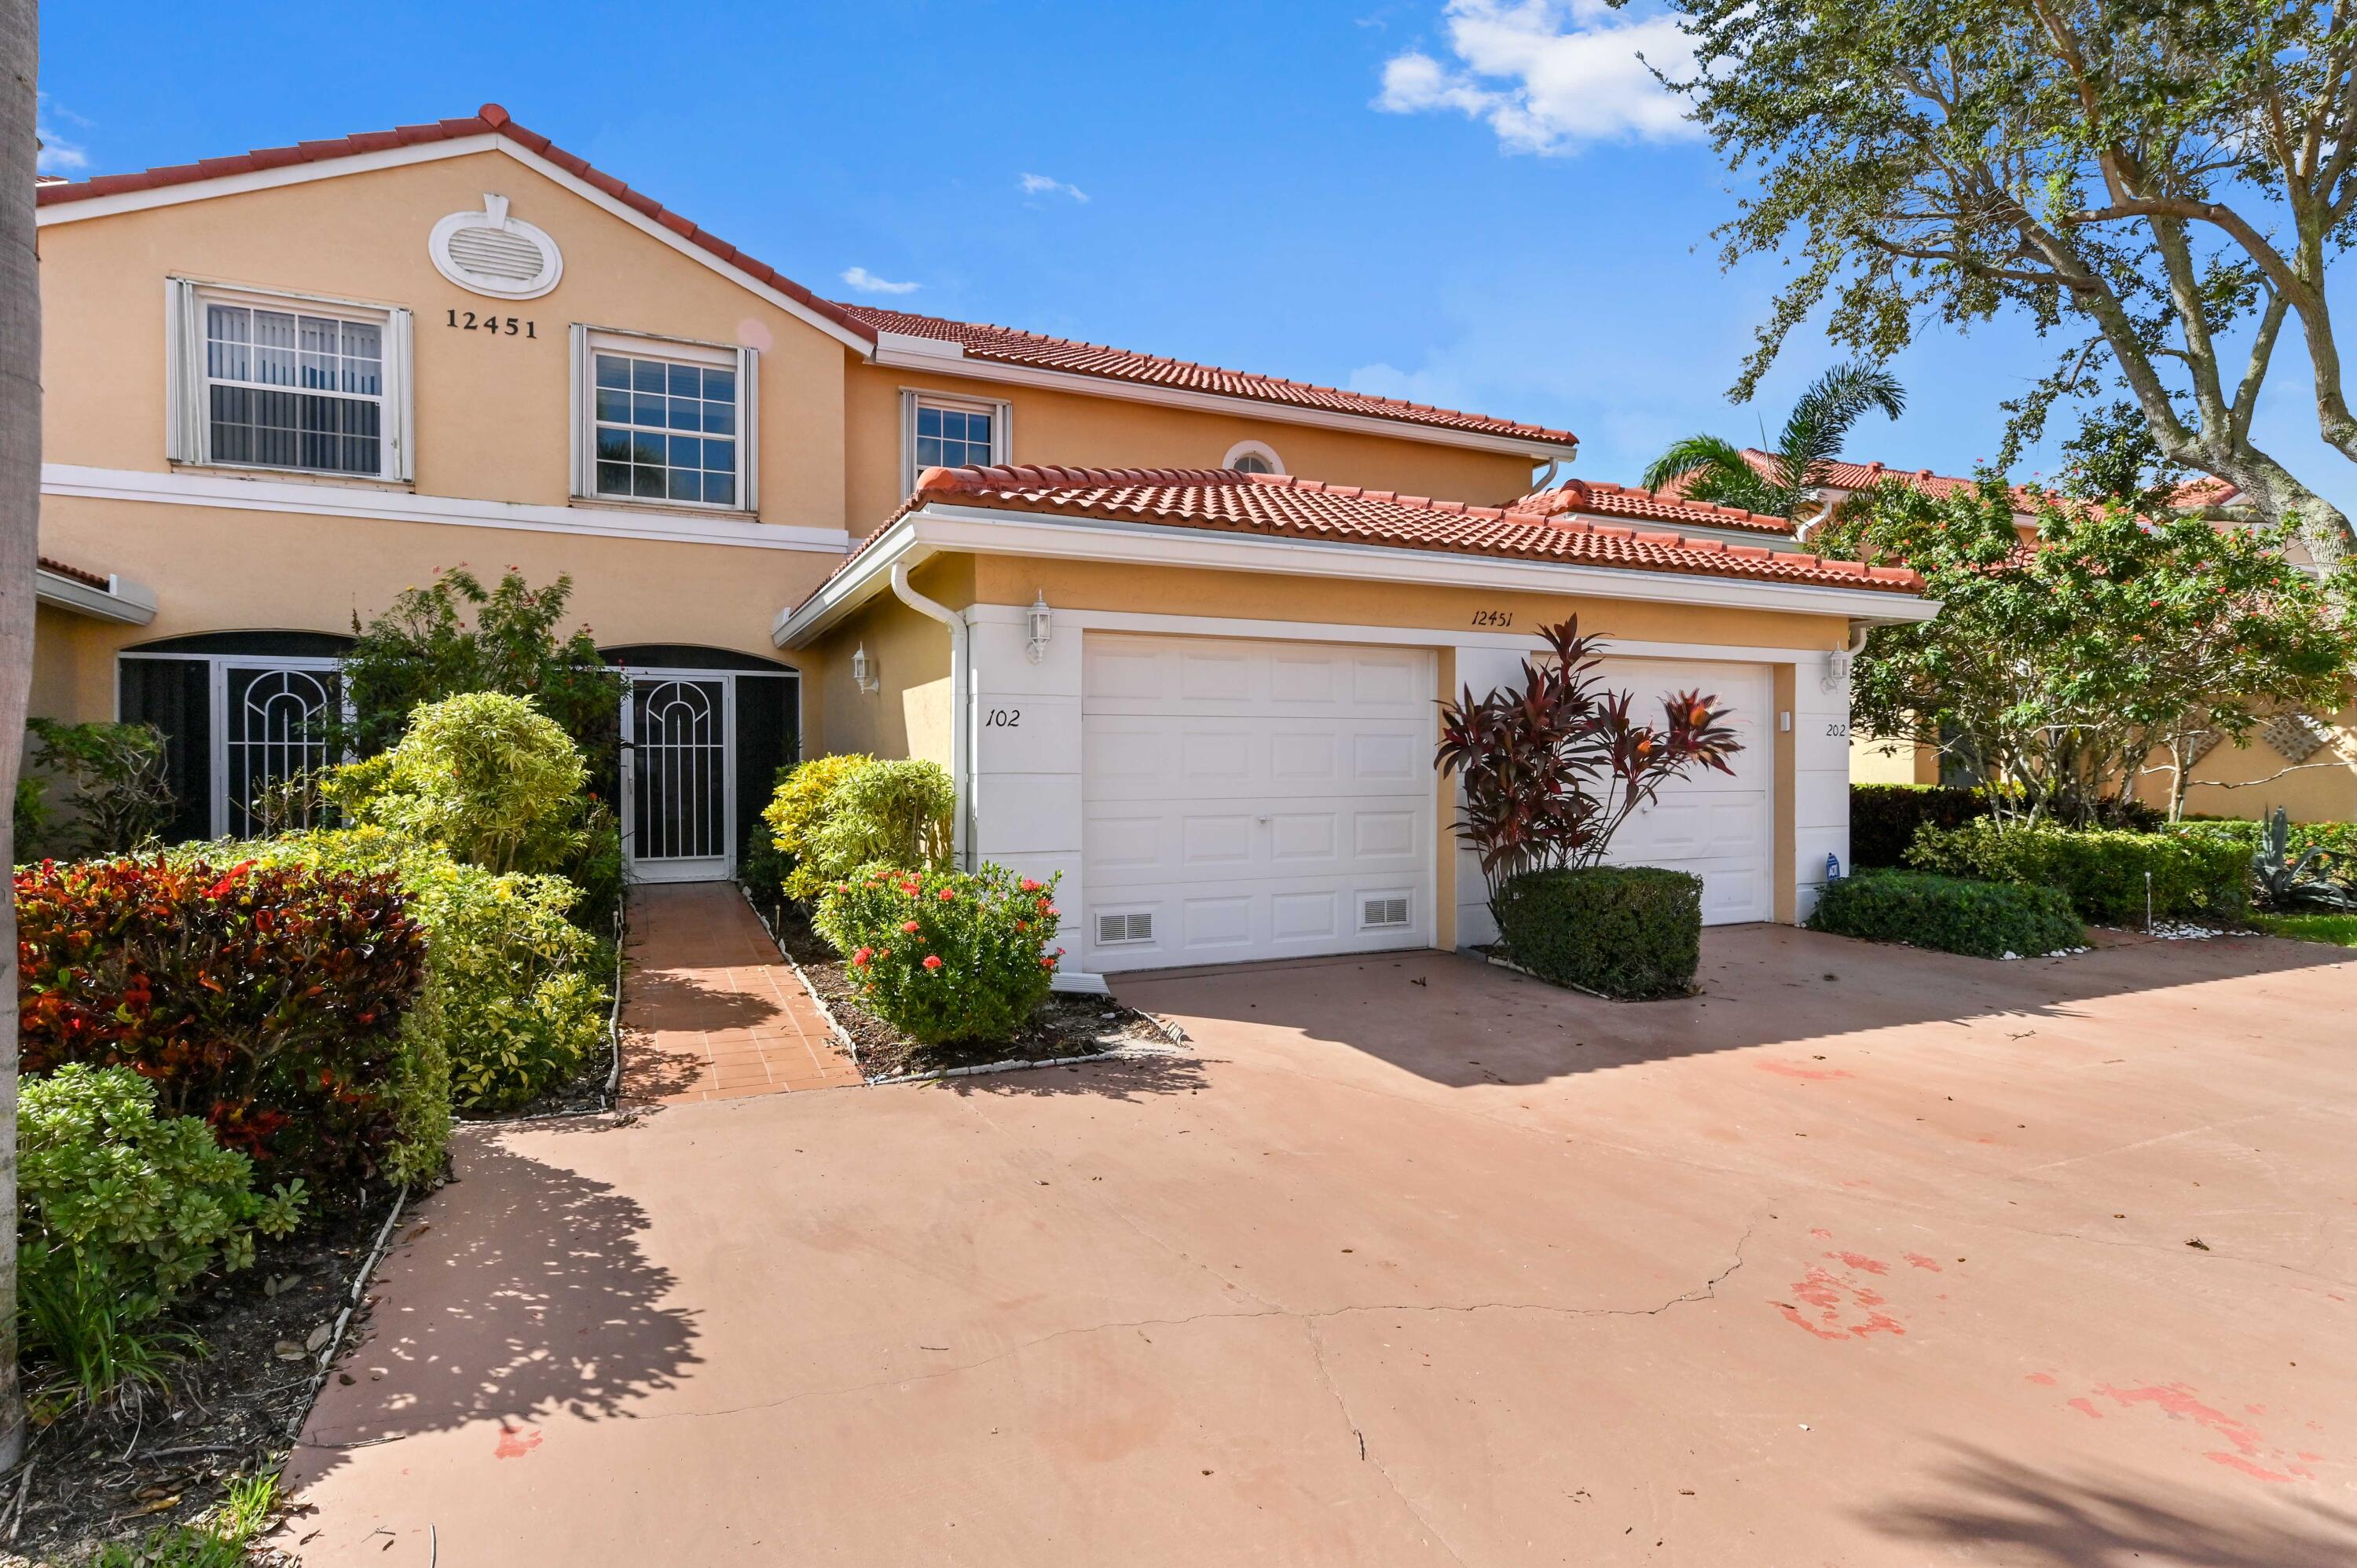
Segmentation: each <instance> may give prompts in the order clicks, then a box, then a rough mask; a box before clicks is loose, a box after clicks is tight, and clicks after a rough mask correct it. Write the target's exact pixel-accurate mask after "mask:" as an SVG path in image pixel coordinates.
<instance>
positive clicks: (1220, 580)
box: [974, 555, 1848, 650]
mask: <svg viewBox="0 0 2357 1568" xmlns="http://www.w3.org/2000/svg"><path fill="white" fill-rule="evenodd" d="M974 572H975V578H974V596H975V598H976V599H977V600H978V601H980V602H982V603H985V604H1028V603H1030V602H1031V598H1032V596H1033V595H1034V594H1036V593H1039V592H1041V591H1044V592H1045V593H1046V594H1047V596H1048V602H1049V604H1050V605H1054V606H1058V607H1066V608H1071V609H1099V610H1131V611H1150V612H1153V613H1156V614H1160V615H1192V616H1221V617H1228V618H1235V619H1242V620H1277V621H1305V622H1309V623H1312V624H1321V625H1343V626H1350V625H1367V626H1398V627H1416V628H1432V629H1435V630H1444V631H1471V630H1472V629H1474V625H1475V623H1474V616H1475V614H1476V612H1489V611H1504V612H1507V613H1509V614H1511V615H1512V616H1513V618H1514V619H1513V622H1512V629H1513V630H1516V631H1528V630H1532V629H1534V628H1537V627H1538V626H1540V625H1542V624H1544V623H1547V622H1551V621H1557V620H1561V619H1562V618H1565V617H1566V616H1568V615H1574V614H1577V616H1578V617H1579V618H1580V625H1581V628H1583V629H1585V630H1590V631H1601V632H1603V633H1605V634H1606V635H1608V636H1609V637H1614V638H1620V639H1630V640H1640V641H1646V642H1695V643H1715V644H1718V645H1720V646H1724V647H1749V648H1794V649H1807V650H1829V649H1832V648H1835V647H1838V646H1840V645H1841V644H1842V643H1843V642H1844V641H1845V640H1846V639H1847V637H1848V622H1847V620H1846V618H1844V617H1840V616H1823V615H1798V614H1793V613H1791V612H1789V611H1781V610H1756V609H1748V608H1746V609H1732V608H1719V607H1698V606H1682V605H1662V604H1648V603H1644V602H1642V601H1639V600H1631V599H1604V598H1583V597H1580V596H1576V595H1554V594H1532V593H1508V592H1495V591H1491V590H1489V589H1483V588H1459V587H1442V586H1430V585H1420V584H1415V583H1376V582H1351V581H1343V580H1340V579H1333V578H1326V579H1319V578H1313V577H1297V576H1284V575H1275V574H1261V573H1250V572H1228V571H1194V570H1186V569H1181V568H1178V567H1168V566H1154V567H1136V566H1124V565H1120V564H1110V563H1105V562H1095V561H1062V560H1047V559H1042V558H1039V557H1033V556H1019V555H985V556H979V557H977V558H976V559H975V565H974ZM1484 624H1485V625H1486V624H1489V623H1486V622H1485V623H1484Z"/></svg>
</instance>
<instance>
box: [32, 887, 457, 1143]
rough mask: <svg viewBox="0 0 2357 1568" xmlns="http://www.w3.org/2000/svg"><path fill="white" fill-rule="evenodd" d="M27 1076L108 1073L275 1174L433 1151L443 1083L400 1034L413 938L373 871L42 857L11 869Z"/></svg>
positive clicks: (409, 1003) (415, 986)
mask: <svg viewBox="0 0 2357 1568" xmlns="http://www.w3.org/2000/svg"><path fill="white" fill-rule="evenodd" d="M16 929H17V962H18V972H17V974H18V984H17V1005H18V1008H19V1014H18V1018H19V1023H18V1028H19V1040H20V1044H21V1048H22V1052H23V1057H22V1062H23V1070H24V1072H25V1073H26V1074H27V1075H28V1076H38V1075H39V1074H43V1073H48V1072H53V1071H56V1070H58V1069H61V1068H64V1067H66V1066H68V1065H69V1064H72V1063H82V1064H87V1065H90V1066H93V1067H113V1066H117V1065H121V1066H125V1067H129V1068H132V1069H135V1070H136V1071H137V1072H138V1073H139V1074H140V1075H141V1076H143V1077H145V1078H146V1079H150V1080H151V1081H152V1082H153V1083H154V1084H155V1085H156V1098H157V1101H158V1103H159V1104H160V1105H161V1106H162V1107H163V1108H164V1109H165V1110H166V1111H167V1112H172V1113H174V1114H179V1115H189V1116H197V1117H201V1118H202V1119H203V1120H204V1121H206V1122H209V1123H210V1125H211V1127H212V1131H213V1135H214V1136H215V1137H216V1138H218V1139H219V1140H220V1141H221V1144H223V1145H224V1146H225V1147H228V1148H231V1149H235V1150H238V1151H240V1152H241V1153H243V1154H245V1155H250V1156H252V1157H253V1160H254V1162H255V1163H256V1164H257V1165H261V1166H262V1167H263V1168H264V1170H265V1171H267V1172H268V1173H269V1175H270V1176H272V1177H274V1178H275V1179H291V1178H293V1177H296V1176H307V1177H309V1178H311V1180H312V1182H313V1185H314V1186H318V1185H322V1184H323V1183H325V1182H328V1181H331V1180H332V1181H334V1182H336V1183H337V1184H338V1185H339V1187H342V1186H345V1185H348V1184H349V1182H350V1179H351V1178H353V1177H357V1176H370V1175H372V1174H375V1173H376V1172H379V1171H388V1170H389V1171H392V1172H394V1173H405V1172H407V1171H408V1170H410V1169H412V1168H414V1166H415V1165H417V1164H419V1163H420V1162H422V1160H423V1159H424V1158H425V1157H426V1155H427V1153H428V1151H427V1149H426V1148H425V1147H424V1146H422V1145H423V1144H430V1155H431V1158H432V1159H433V1160H434V1161H435V1162H436V1163H438V1162H439V1160H440V1158H441V1130H440V1129H441V1124H442V1123H444V1122H447V1119H448V1114H449V1112H448V1107H447V1100H446V1099H444V1098H443V1097H444V1096H445V1095H446V1094H447V1090H445V1089H444V1088H443V1086H442V1084H441V1083H440V1082H439V1081H438V1080H437V1079H436V1077H435V1075H434V1073H433V1070H432V1065H433V1064H431V1063H430V1062H426V1061H421V1060H420V1059H419V1051H418V1043H417V1041H416V1039H415V1037H414V1035H413V1034H412V1033H411V1032H409V1031H408V1030H406V1029H405V1028H404V1020H405V1019H406V1018H407V1016H408V1015H409V1013H410V1011H411V1008H412V1007H413V1005H414V1004H415V1002H416V1000H417V997H418V993H419V991H420V989H421V988H422V986H423V984H424V981H425V953H426V937H425V927H424V926H423V925H422V924H421V923H420V921H419V919H418V918H417V915H416V913H415V912H414V910H413V908H411V904H410V900H409V898H408V897H407V896H406V895H405V894H404V892H403V890H402V888H401V886H399V884H398V883H397V882H396V881H395V880H394V879H393V877H392V876H390V875H385V874H383V873H382V872H381V871H376V870H374V869H350V868H333V869H329V868H315V867H308V866H296V865H285V866H268V865H258V864H256V863H255V861H253V859H250V858H249V859H247V860H244V861H242V862H239V863H238V864H235V865H223V864H219V863H215V862H213V861H210V860H208V859H206V858H204V857H203V856H201V855H198V856H190V857H188V858H186V859H181V860H166V859H163V858H161V857H159V858H157V859H154V860H111V861H92V862H88V863H85V864H82V865H56V864H53V863H48V862H44V863H42V864H41V865H30V866H22V867H19V868H18V869H17V871H16Z"/></svg>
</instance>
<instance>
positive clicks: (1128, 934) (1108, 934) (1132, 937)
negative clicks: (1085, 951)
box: [1097, 909, 1154, 947]
mask: <svg viewBox="0 0 2357 1568" xmlns="http://www.w3.org/2000/svg"><path fill="white" fill-rule="evenodd" d="M1152 940H1154V912H1153V911H1152V910H1151V909H1133V910H1130V911H1129V912H1128V913H1126V914H1121V915H1099V916H1098V917H1097V946H1099V947H1111V946H1112V945H1114V943H1116V942H1150V941H1152Z"/></svg>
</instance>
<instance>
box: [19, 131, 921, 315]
mask: <svg viewBox="0 0 2357 1568" xmlns="http://www.w3.org/2000/svg"><path fill="white" fill-rule="evenodd" d="M476 153H505V154H506V155H507V156H509V157H511V158H513V159H515V161H516V162H518V163H520V164H522V165H523V166H525V167H526V168H528V169H531V170H532V171H533V173H535V174H538V175H541V176H543V177H545V178H547V179H549V180H552V181H554V183H556V184H558V185H561V186H563V187H564V188H565V189H567V190H569V191H571V192H572V193H573V194H574V195H576V196H577V197H580V198H581V199H583V200H585V201H587V202H589V203H591V204H592V205H594V206H597V207H600V208H603V209H605V210H606V211H608V212H610V213H612V214H613V215H614V216H615V217H617V218H619V219H620V220H622V221H623V222H625V223H628V224H629V225H630V227H631V228H633V229H636V230H637V231H639V232H640V233H642V234H645V235H648V236H649V237H651V238H652V239H655V240H660V241H661V242H662V243H664V244H665V245H668V246H669V247H671V249H673V251H676V252H679V253H680V254H681V255H683V256H685V257H686V258H687V259H688V260H690V261H692V262H695V263H699V264H701V265H703V266H705V267H709V268H710V269H711V270H712V271H714V272H716V273H718V274H720V275H721V276H723V277H725V278H727V279H729V280H730V281H731V282H733V283H735V284H737V285H738V286H739V287H741V288H743V289H745V290H747V291H748V293H751V294H756V295H759V296H760V297H761V298H763V299H765V300H768V301H769V302H770V304H771V305H774V306H777V307H778V308H779V309H780V310H782V311H784V312H785V313H786V314H787V315H789V316H791V317H794V318H796V319H797V320H799V321H802V322H803V323H804V324H805V325H808V326H811V327H814V328H818V330H820V331H821V332H823V333H825V334H826V335H827V336H828V337H830V338H834V340H835V341H836V342H838V343H841V344H842V345H843V346H844V347H845V348H847V349H857V350H858V351H859V352H860V353H862V354H866V353H869V352H871V351H872V350H873V349H874V348H875V345H874V344H873V343H872V342H870V341H869V340H868V339H867V338H865V337H863V336H862V335H860V334H859V333H856V332H854V331H852V330H851V329H850V328H847V327H845V325H844V324H843V323H842V322H840V321H837V320H835V319H834V317H830V316H826V315H823V314H822V313H820V312H818V311H815V310H813V309H812V308H811V307H810V306H807V305H804V304H803V303H802V301H800V300H798V299H796V298H794V297H793V296H792V295H790V294H786V293H784V292H783V291H781V290H779V289H775V288H772V287H770V285H768V284H766V283H763V282H762V281H761V280H760V279H759V278H757V277H755V276H754V275H753V274H750V273H748V272H745V271H743V270H741V269H740V268H737V267H735V266H732V265H730V264H729V263H726V262H725V261H722V260H721V259H720V258H719V257H718V256H716V255H714V254H713V253H712V252H709V251H707V250H705V248H704V247H703V246H701V245H699V244H697V243H695V242H694V241H693V240H690V239H688V238H686V237H685V236H684V235H681V234H675V233H673V232H672V231H670V230H669V229H666V228H664V227H663V226H662V224H660V223H658V222H656V221H655V220H653V219H651V218H650V217H648V216H647V215H646V214H645V213H643V212H640V211H639V210H638V209H635V208H632V207H629V206H626V205H625V204H623V203H622V202H619V201H617V200H616V199H614V198H612V197H610V196H608V195H607V194H606V193H605V192H604V191H602V190H600V189H598V188H597V187H596V186H594V185H591V184H590V183H589V182H588V181H587V180H585V179H583V178H581V177H579V176H577V175H575V174H571V173H569V172H567V171H566V170H565V169H563V168H560V167H558V166H556V165H555V164H553V163H551V162H549V161H548V160H547V159H546V158H544V157H543V156H540V155H539V154H538V153H535V152H533V150H532V149H531V148H529V147H527V146H524V145H522V144H521V143H518V142H511V141H510V140H509V139H508V138H507V137H505V136H502V135H500V134H496V133H494V132H489V131H487V132H484V133H483V134H480V135H474V136H459V137H456V138H454V139H452V140H449V141H443V142H419V143H417V144H416V145H413V146H406V147H387V148H385V149H384V150H382V152H373V153H350V154H347V155H345V156H341V157H333V158H322V159H320V160H318V161H317V162H316V163H297V164H288V165H286V166H285V167H283V168H271V169H251V170H248V171H246V172H244V173H242V174H225V175H221V176H218V177H214V178H212V179H192V180H189V181H188V182H187V183H186V184H184V185H160V186H156V187H153V188H149V189H145V190H124V191H117V192H116V193H115V194H113V195H112V196H92V197H86V198H84V199H81V200H80V201H61V202H59V203H58V204H56V205H55V206H52V207H40V208H36V209H34V222H35V223H36V224H37V225H38V227H40V228H43V229H46V228H48V227H49V226H50V225H52V224H57V223H75V222H80V221H81V220H84V219H90V218H111V217H113V216H114V215H115V214H116V213H119V212H140V211H145V210H146V209H149V208H154V207H177V206H178V205H179V204H180V203H182V202H187V201H204V200H209V199H211V198H213V197H216V196H240V195H242V194H244V193H245V192H247V191H253V190H276V189H279V188H283V187H285V186H290V185H301V184H304V183H306V182H307V181H310V180H315V179H335V178H339V177H342V176H344V175H348V174H367V173H369V172H371V170H375V169H387V168H402V167H405V166H408V165H410V164H424V163H433V162H436V160H438V159H442V158H458V157H468V156H472V155H473V154H476Z"/></svg>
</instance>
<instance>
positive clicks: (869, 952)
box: [851, 948, 876, 969]
mask: <svg viewBox="0 0 2357 1568" xmlns="http://www.w3.org/2000/svg"><path fill="white" fill-rule="evenodd" d="M875 956H876V950H875V949H874V948H861V949H860V950H858V951H857V952H856V953H853V954H852V955H851V966H852V967H853V968H854V969H866V967H867V964H868V961H869V960H871V959H873V958H874V957H875Z"/></svg>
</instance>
